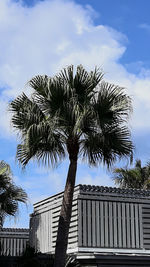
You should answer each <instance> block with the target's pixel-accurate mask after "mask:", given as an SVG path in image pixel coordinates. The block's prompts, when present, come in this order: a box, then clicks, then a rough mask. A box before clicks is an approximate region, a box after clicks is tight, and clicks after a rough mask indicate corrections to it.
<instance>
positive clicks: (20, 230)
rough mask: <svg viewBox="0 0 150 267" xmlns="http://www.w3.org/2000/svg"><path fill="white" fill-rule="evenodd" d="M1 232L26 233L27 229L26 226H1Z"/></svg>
mask: <svg viewBox="0 0 150 267" xmlns="http://www.w3.org/2000/svg"><path fill="white" fill-rule="evenodd" d="M1 231H2V232H16V233H18V232H26V233H28V232H29V229H28V228H2V229H1Z"/></svg>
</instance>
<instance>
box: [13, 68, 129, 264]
mask: <svg viewBox="0 0 150 267" xmlns="http://www.w3.org/2000/svg"><path fill="white" fill-rule="evenodd" d="M29 85H30V86H31V88H32V90H33V93H32V95H31V97H27V96H26V95H25V94H24V93H23V94H22V95H20V96H18V97H17V98H16V99H15V100H14V101H12V102H11V104H10V110H11V112H12V113H13V116H12V124H13V126H14V127H15V128H16V129H17V130H18V131H19V132H20V136H21V144H19V145H18V147H17V158H18V160H19V162H20V163H21V164H22V166H23V167H25V166H26V165H27V163H28V162H29V161H30V159H36V160H37V161H38V162H42V163H43V164H48V165H53V166H56V165H57V162H59V161H61V160H62V159H63V158H65V157H66V156H68V157H69V161H70V163H69V169H68V175H67V180H66V186H65V190H64V196H63V202H62V207H61V212H60V218H59V226H58V233H57V241H56V249H55V263H54V266H55V267H58V266H59V267H64V266H65V257H66V250H67V242H68V232H69V224H70V218H71V210H72V199H73V192H74V185H75V178H76V170H77V161H78V158H79V157H80V158H82V159H83V160H86V159H87V161H88V163H89V165H93V166H97V165H98V164H99V163H103V164H104V165H106V166H107V167H108V168H109V167H110V166H111V165H112V164H113V163H114V162H115V161H116V159H117V158H122V157H128V156H129V157H131V156H132V150H133V145H132V142H131V140H130V131H129V129H128V127H127V120H128V116H129V113H130V111H131V99H130V97H128V96H127V95H126V94H125V93H124V90H123V88H120V87H119V86H115V85H112V84H108V83H106V82H104V81H103V73H102V72H101V71H100V70H99V69H97V68H95V70H94V71H91V72H87V71H86V70H85V69H84V68H83V67H82V65H79V66H78V67H77V70H76V73H74V68H73V66H72V65H71V66H69V67H68V68H66V69H64V70H62V71H61V72H60V73H59V74H58V75H56V76H54V77H53V78H51V77H48V76H39V75H38V76H36V77H34V78H32V79H31V80H30V81H29Z"/></svg>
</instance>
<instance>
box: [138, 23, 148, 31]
mask: <svg viewBox="0 0 150 267" xmlns="http://www.w3.org/2000/svg"><path fill="white" fill-rule="evenodd" d="M139 28H141V29H144V30H146V31H148V32H150V25H149V24H147V23H142V24H140V25H139Z"/></svg>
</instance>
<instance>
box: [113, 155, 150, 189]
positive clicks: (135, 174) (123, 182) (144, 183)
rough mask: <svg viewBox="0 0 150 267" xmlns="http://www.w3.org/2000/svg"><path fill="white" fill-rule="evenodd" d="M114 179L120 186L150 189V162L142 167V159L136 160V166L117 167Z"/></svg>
mask: <svg viewBox="0 0 150 267" xmlns="http://www.w3.org/2000/svg"><path fill="white" fill-rule="evenodd" d="M114 180H115V183H116V184H117V185H119V187H120V188H136V189H145V190H146V189H150V163H147V165H146V166H144V167H142V165H141V160H136V162H135V167H134V168H131V169H128V168H127V167H126V168H118V169H115V170H114Z"/></svg>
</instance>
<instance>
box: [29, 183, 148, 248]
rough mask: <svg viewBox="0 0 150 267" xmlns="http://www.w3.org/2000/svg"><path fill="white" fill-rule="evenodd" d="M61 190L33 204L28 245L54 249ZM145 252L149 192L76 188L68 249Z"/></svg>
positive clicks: (93, 187) (146, 245)
mask: <svg viewBox="0 0 150 267" xmlns="http://www.w3.org/2000/svg"><path fill="white" fill-rule="evenodd" d="M61 202H62V193H60V194H58V195H56V196H53V197H51V198H48V199H46V200H43V201H41V202H39V203H37V204H35V205H34V213H33V216H32V217H31V227H30V244H31V245H33V246H34V247H35V248H36V249H37V250H39V251H41V252H43V253H49V252H54V249H55V242H56V236H57V228H58V219H59V214H60V208H61ZM104 249H107V251H108V252H115V251H117V253H118V252H120V251H121V253H123V251H126V252H128V253H147V250H150V192H149V191H140V190H121V189H117V188H107V187H95V186H86V185H84V186H82V185H79V186H77V187H75V193H74V200H73V207H72V218H71V224H70V229H69V240H68V251H69V252H77V251H80V252H89V251H92V252H94V251H95V252H102V251H104Z"/></svg>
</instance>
